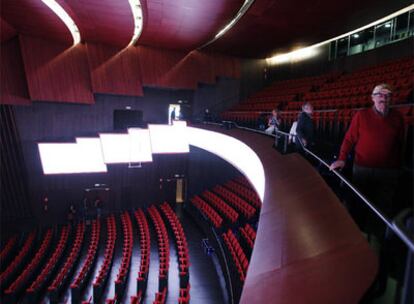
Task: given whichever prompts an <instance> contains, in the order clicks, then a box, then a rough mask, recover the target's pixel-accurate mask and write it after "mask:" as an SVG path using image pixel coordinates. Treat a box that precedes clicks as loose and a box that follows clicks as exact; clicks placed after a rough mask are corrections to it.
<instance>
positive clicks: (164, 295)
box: [152, 287, 167, 304]
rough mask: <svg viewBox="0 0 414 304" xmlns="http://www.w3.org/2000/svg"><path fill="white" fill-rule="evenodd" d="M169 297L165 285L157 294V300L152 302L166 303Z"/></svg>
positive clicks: (155, 303)
mask: <svg viewBox="0 0 414 304" xmlns="http://www.w3.org/2000/svg"><path fill="white" fill-rule="evenodd" d="M166 299H167V287H164V288H163V289H162V290H161V291H160V292H157V293H156V294H155V300H154V302H152V304H164V303H165V301H166Z"/></svg>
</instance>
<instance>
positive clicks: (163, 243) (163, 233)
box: [147, 206, 170, 291]
mask: <svg viewBox="0 0 414 304" xmlns="http://www.w3.org/2000/svg"><path fill="white" fill-rule="evenodd" d="M147 210H148V213H149V215H150V217H151V220H152V223H153V225H154V228H155V231H156V233H157V240H158V256H159V262H160V263H159V273H158V283H159V285H158V290H159V291H162V290H164V288H167V287H168V270H169V268H170V243H169V239H168V232H167V228H165V224H164V221H163V220H162V217H161V215H160V213H159V212H158V210H157V208H156V207H155V206H151V207H149V208H148V209H147Z"/></svg>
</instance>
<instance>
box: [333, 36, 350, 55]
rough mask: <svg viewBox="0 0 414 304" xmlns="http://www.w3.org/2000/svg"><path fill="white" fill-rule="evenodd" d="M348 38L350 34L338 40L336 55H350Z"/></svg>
mask: <svg viewBox="0 0 414 304" xmlns="http://www.w3.org/2000/svg"><path fill="white" fill-rule="evenodd" d="M348 40H349V36H348V37H345V38H342V39H339V40H338V50H337V52H336V57H337V58H341V57H345V56H347V55H348Z"/></svg>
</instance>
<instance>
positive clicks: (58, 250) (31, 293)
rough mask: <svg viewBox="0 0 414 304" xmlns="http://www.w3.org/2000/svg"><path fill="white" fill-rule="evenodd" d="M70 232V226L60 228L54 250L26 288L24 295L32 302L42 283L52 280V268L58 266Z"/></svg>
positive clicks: (36, 296)
mask: <svg viewBox="0 0 414 304" xmlns="http://www.w3.org/2000/svg"><path fill="white" fill-rule="evenodd" d="M70 233H71V227H70V226H64V227H63V228H62V231H61V233H60V238H59V241H58V243H57V246H56V247H55V250H54V252H53V254H52V256H51V258H50V259H49V260H48V262H47V264H46V265H45V266H44V267H43V269H42V271H41V272H40V274H39V275H38V276H37V277H36V279H35V280H34V281H33V283H32V284H31V285H30V287H29V288H27V289H26V295H25V297H26V298H27V299H33V300H34V302H36V299H38V298H39V296H40V292H41V290H42V289H43V287H44V285H45V284H46V283H47V282H48V281H49V279H52V280H53V278H52V274H53V273H54V270H55V269H56V268H57V267H59V266H60V262H61V260H62V257H63V253H64V252H65V249H66V247H67V246H68V239H69V235H70Z"/></svg>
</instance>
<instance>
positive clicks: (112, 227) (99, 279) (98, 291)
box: [93, 215, 117, 302]
mask: <svg viewBox="0 0 414 304" xmlns="http://www.w3.org/2000/svg"><path fill="white" fill-rule="evenodd" d="M106 229H107V240H106V247H105V253H104V260H103V263H102V265H101V267H100V269H99V272H98V275H97V276H96V277H95V280H94V282H93V300H94V302H95V301H96V302H98V301H99V299H100V298H101V296H102V292H103V289H104V286H105V283H106V281H107V280H108V274H109V271H110V269H111V267H112V262H113V258H114V251H115V244H116V238H117V236H116V234H117V231H116V221H115V216H114V215H110V216H109V217H107V218H106Z"/></svg>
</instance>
